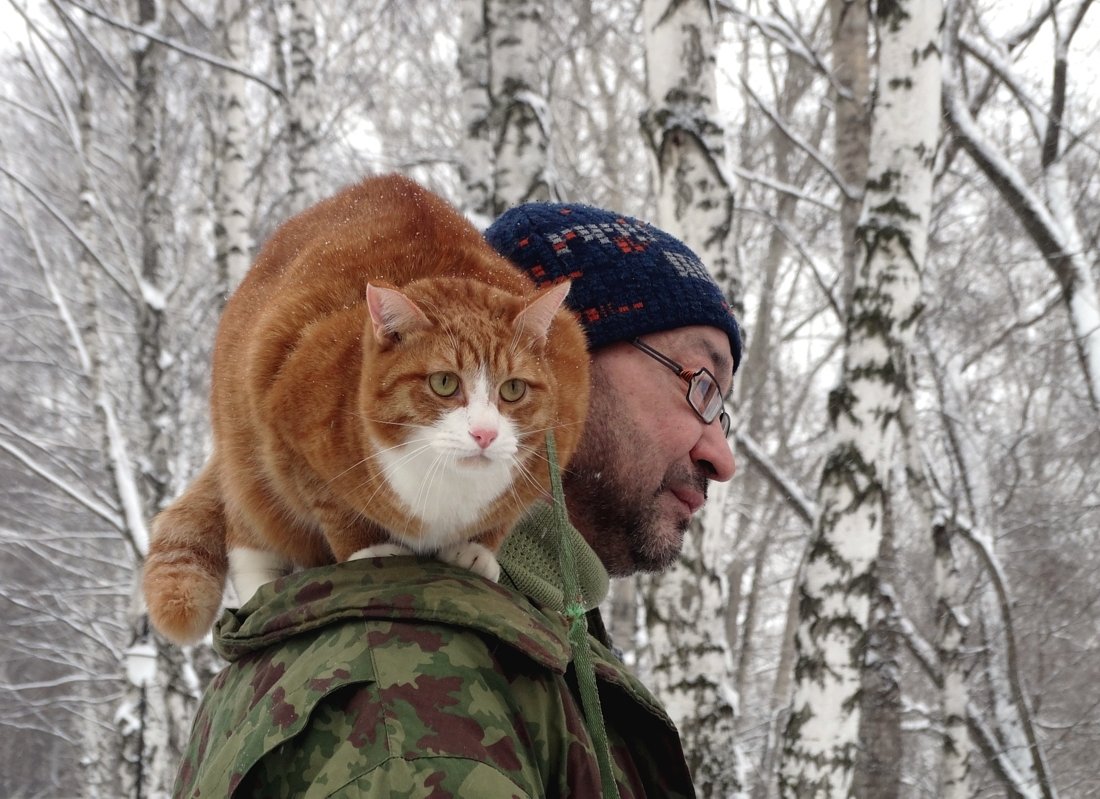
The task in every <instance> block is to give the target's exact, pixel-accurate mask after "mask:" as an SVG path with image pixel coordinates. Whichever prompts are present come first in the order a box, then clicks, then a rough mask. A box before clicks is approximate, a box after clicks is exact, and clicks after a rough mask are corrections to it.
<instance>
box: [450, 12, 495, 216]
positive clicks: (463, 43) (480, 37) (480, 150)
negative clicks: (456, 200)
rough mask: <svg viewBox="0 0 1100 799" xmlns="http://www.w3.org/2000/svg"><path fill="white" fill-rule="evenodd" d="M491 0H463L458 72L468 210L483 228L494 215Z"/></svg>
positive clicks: (462, 171) (461, 167) (460, 170)
mask: <svg viewBox="0 0 1100 799" xmlns="http://www.w3.org/2000/svg"><path fill="white" fill-rule="evenodd" d="M487 6H488V0H461V6H460V10H459V14H460V17H461V28H460V29H459V44H458V74H459V76H460V77H461V79H462V125H463V128H464V133H465V135H464V136H463V137H462V142H461V145H460V146H461V155H462V160H461V161H460V162H459V167H458V173H459V177H460V178H461V180H462V187H463V190H464V193H465V196H466V201H465V208H466V213H467V214H469V215H470V216H471V218H473V219H474V221H475V223H476V224H477V225H478V227H479V228H485V227H488V225H489V224H490V223H491V221H492V217H493V139H492V127H491V124H490V117H491V112H492V98H491V96H490V91H489V79H490V76H489V29H488V8H487Z"/></svg>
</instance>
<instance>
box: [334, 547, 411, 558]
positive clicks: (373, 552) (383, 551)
mask: <svg viewBox="0 0 1100 799" xmlns="http://www.w3.org/2000/svg"><path fill="white" fill-rule="evenodd" d="M412 554H413V551H412V550H411V549H409V548H408V547H403V546H401V545H400V544H393V543H389V544H375V545H374V546H369V547H364V548H363V549H358V550H356V551H355V552H352V553H351V554H350V555H348V560H362V559H363V558H392V557H393V556H395V555H412Z"/></svg>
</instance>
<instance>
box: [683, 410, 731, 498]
mask: <svg viewBox="0 0 1100 799" xmlns="http://www.w3.org/2000/svg"><path fill="white" fill-rule="evenodd" d="M691 460H692V462H693V463H695V464H696V465H697V466H699V467H700V468H701V469H702V470H703V471H704V473H705V474H706V475H707V478H708V479H710V480H716V481H718V482H722V483H724V482H725V481H726V480H729V479H730V478H731V477H733V475H734V474H735V473H736V472H737V464H736V463H735V462H734V460H733V450H732V449H730V444H729V441H727V440H726V437H725V435H723V433H722V425H720V424H718V422H717V421H714V422H711V423H710V424H704V425H703V430H702V435H700V436H699V440H698V441H697V442H695V446H694V447H693V448H692V450H691Z"/></svg>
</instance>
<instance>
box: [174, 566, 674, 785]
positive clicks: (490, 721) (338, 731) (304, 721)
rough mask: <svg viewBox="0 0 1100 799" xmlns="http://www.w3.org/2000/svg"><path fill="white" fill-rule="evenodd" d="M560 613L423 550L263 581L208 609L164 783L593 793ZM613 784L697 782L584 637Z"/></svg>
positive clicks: (646, 702)
mask: <svg viewBox="0 0 1100 799" xmlns="http://www.w3.org/2000/svg"><path fill="white" fill-rule="evenodd" d="M566 633H567V624H566V620H565V619H564V617H563V616H562V615H561V614H559V613H557V612H554V611H548V610H545V609H543V608H541V607H539V606H537V605H536V604H534V603H533V602H532V601H530V600H529V599H528V598H527V597H525V596H523V595H522V594H519V593H517V592H515V591H513V590H511V589H509V588H507V587H505V586H501V585H496V584H493V583H490V582H488V581H486V580H484V579H482V578H480V577H477V576H476V575H474V574H472V573H470V572H468V571H465V570H463V569H460V568H457V567H454V566H450V565H447V564H444V563H440V562H438V561H435V560H430V559H423V558H411V557H409V558H406V557H393V558H383V559H376V560H358V561H352V562H349V563H341V564H338V565H335V566H328V567H324V568H319V569H311V570H307V571H303V572H299V573H297V574H294V575H291V576H289V577H285V578H283V579H281V580H278V581H276V582H275V583H272V584H269V585H267V586H264V588H262V589H261V590H260V592H259V593H258V594H257V595H256V596H255V597H254V598H253V599H252V601H251V602H249V603H248V604H247V605H246V606H245V607H244V608H242V609H241V610H239V611H226V612H225V614H224V615H223V616H222V618H221V620H220V621H219V622H218V626H217V628H216V632H215V646H216V648H217V650H218V652H219V654H221V655H222V656H223V657H224V658H226V659H227V660H228V661H230V663H229V665H228V666H227V667H226V668H225V669H224V670H223V671H222V672H221V673H220V674H218V676H217V677H216V678H215V679H214V680H213V682H212V683H211V684H210V687H209V688H208V689H207V691H206V694H205V696H204V698H203V702H202V705H201V707H200V708H199V712H198V715H197V718H196V720H195V722H194V725H193V728H192V731H191V739H190V741H189V743H188V746H187V749H186V752H185V755H184V759H183V762H182V764H181V766H180V771H179V774H178V777H177V782H176V788H175V795H176V796H177V797H181V796H187V797H228V796H249V797H352V796H355V797H368V798H370V797H413V798H414V799H418V798H420V797H423V798H424V799H428V798H429V797H430V799H446V797H473V798H474V799H495V798H496V797H502V798H504V799H507V797H520V798H521V799H527V797H532V798H534V797H563V798H565V797H585V798H586V799H589V798H591V797H598V796H599V795H600V775H599V767H598V764H597V760H596V754H595V750H594V749H593V745H592V741H591V739H590V737H589V734H588V730H587V728H586V726H585V723H584V714H583V712H582V710H581V706H580V700H579V697H578V695H577V694H576V681H575V676H574V674H573V670H572V667H571V666H570V662H569V661H570V650H569V642H568V639H567V637H566ZM590 640H591V643H592V647H593V659H594V661H595V666H596V673H597V677H598V683H599V692H600V699H601V701H602V704H603V711H604V717H605V720H606V724H607V730H608V738H609V741H610V745H611V752H612V756H613V759H614V761H615V774H616V780H617V782H618V784H619V792H620V795H621V796H622V797H623V799H631V798H633V797H647V796H648V797H690V796H694V795H695V794H694V791H693V789H692V787H691V779H690V776H689V773H688V769H687V765H686V763H685V760H684V754H683V751H682V749H681V746H680V740H679V737H678V735H677V733H676V730H675V728H674V726H673V725H672V722H671V721H670V720H669V719H668V716H667V715H666V714H665V712H664V711H663V710H662V709H661V707H660V706H659V704H658V703H657V701H656V700H655V699H654V698H653V697H652V696H651V695H650V694H649V692H648V691H646V689H645V688H644V687H643V686H642V685H641V684H640V683H639V682H638V681H637V680H636V679H635V678H634V677H633V676H631V675H630V674H629V673H628V672H627V671H626V670H625V668H624V667H623V666H622V664H621V663H620V662H619V661H618V659H617V658H615V656H614V655H612V654H611V652H610V651H609V650H608V649H607V648H606V647H605V646H603V644H601V643H600V642H598V641H597V640H596V639H595V638H591V637H590Z"/></svg>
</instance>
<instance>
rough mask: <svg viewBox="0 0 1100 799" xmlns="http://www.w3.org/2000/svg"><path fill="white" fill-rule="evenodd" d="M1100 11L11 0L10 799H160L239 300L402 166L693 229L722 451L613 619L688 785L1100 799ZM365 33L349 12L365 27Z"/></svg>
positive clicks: (193, 671) (1, 165)
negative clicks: (719, 295) (161, 538)
mask: <svg viewBox="0 0 1100 799" xmlns="http://www.w3.org/2000/svg"><path fill="white" fill-rule="evenodd" d="M1091 5H1092V3H1091V0H1061V1H1059V0H1043V1H1042V2H1040V1H1039V0H1031V1H1030V2H1022V1H1021V0H946V2H945V3H943V4H941V2H939V0H936V1H933V0H876V1H875V2H872V3H870V4H867V3H863V2H857V1H855V0H771V1H770V2H769V1H766V0H717V1H714V0H711V1H709V2H708V0H558V2H554V3H550V2H544V1H543V0H461V2H458V1H457V0H455V1H454V2H447V3H437V2H428V0H361V2H358V3H355V4H351V5H350V6H349V4H347V3H329V2H325V0H263V2H259V3H244V2H243V0H186V1H185V0H2V3H0V8H3V10H4V13H3V17H2V19H3V24H2V26H0V27H3V29H4V32H3V33H0V38H2V39H3V46H2V52H0V54H2V61H0V73H2V82H3V87H4V91H3V95H2V98H0V100H2V102H0V120H2V122H0V242H2V247H3V253H4V255H3V258H2V259H0V281H2V287H3V288H2V291H0V330H2V331H3V348H2V350H0V386H2V387H3V393H2V395H0V620H2V623H3V634H2V637H0V795H2V796H5V797H68V796H88V797H100V796H103V797H118V796H134V797H137V796H164V795H166V794H167V791H168V790H169V789H170V786H171V779H172V776H173V774H174V769H175V764H176V762H177V760H178V752H179V747H180V746H181V744H182V741H183V740H185V737H186V733H187V729H188V724H189V720H190V716H191V714H192V713H193V710H194V707H195V703H196V699H197V697H198V695H199V693H200V692H201V686H202V685H203V684H204V682H205V680H206V679H208V678H209V675H210V674H211V672H212V670H214V669H216V668H217V663H216V662H215V660H214V657H213V656H212V655H211V653H210V651H209V649H208V648H207V647H196V648H194V649H188V650H185V651H180V650H178V649H175V648H173V647H171V646H169V645H167V644H165V643H164V642H162V641H160V640H158V639H156V638H155V637H154V636H152V635H151V634H150V632H149V630H148V626H147V624H146V623H145V621H144V619H143V617H142V614H141V609H140V606H139V603H138V600H137V594H136V592H135V575H136V574H137V571H138V569H139V567H140V564H141V559H142V553H143V551H144V549H145V545H146V530H147V521H148V519H149V518H150V517H151V516H152V515H153V513H155V511H156V510H157V509H158V508H159V507H161V506H162V505H163V504H164V503H165V502H166V501H167V500H168V499H170V498H171V497H173V496H174V495H175V494H176V493H177V492H178V491H179V490H180V489H181V488H182V486H183V485H184V484H185V482H186V481H187V480H188V479H189V477H190V476H192V475H193V474H194V473H195V472H196V471H197V469H198V468H199V465H200V464H201V463H202V460H203V458H204V455H205V448H206V445H207V425H206V399H205V393H206V390H207V380H208V378H207V373H208V360H209V354H210V345H211V340H212V337H213V333H214V328H215V325H216V322H217V318H218V313H219V310H220V308H221V305H222V303H223V302H224V300H225V297H226V293H227V291H228V290H229V288H230V287H231V286H232V285H233V284H234V283H235V281H236V280H238V279H239V277H240V275H241V273H242V272H243V271H244V269H246V268H247V264H248V261H249V259H250V257H251V255H252V253H254V251H255V248H256V245H257V243H258V242H261V241H262V240H263V239H264V238H265V236H266V235H268V234H269V233H270V232H271V230H272V229H273V228H274V227H275V226H276V225H277V224H278V223H279V222H280V221H281V220H283V219H285V218H286V217H287V216H288V215H289V214H290V213H292V212H294V211H295V210H298V209H300V208H302V207H304V206H305V205H307V204H308V203H310V202H312V201H313V200H315V199H318V198H320V197H322V196H324V195H326V194H329V193H331V192H332V191H334V190H335V189H336V188H338V187H340V186H342V185H344V184H346V183H349V182H351V181H354V180H356V179H357V178H359V177H360V176H363V175H366V174H373V173H379V172H385V171H393V170H397V171H401V172H403V173H405V174H407V175H409V176H411V177H413V178H415V179H418V180H420V181H422V182H424V183H426V184H427V185H428V186H430V187H432V188H433V189H435V190H437V191H439V192H441V193H442V194H444V195H445V196H447V197H449V198H450V199H451V200H452V201H453V202H454V203H456V204H457V205H458V206H459V207H461V208H462V209H463V210H464V211H466V212H467V213H468V214H469V215H470V216H471V218H472V219H474V220H475V221H477V222H479V223H480V224H484V223H485V222H486V221H487V220H489V219H491V218H492V216H493V215H495V214H496V213H499V212H500V211H501V210H502V209H503V208H506V207H508V206H509V205H511V204H514V203H517V202H521V201H524V200H526V199H532V198H537V199H546V198H561V199H566V200H570V201H583V202H590V203H594V204H598V205H603V206H607V207H611V208H615V209H618V210H621V211H623V212H626V213H630V214H633V215H637V216H641V217H643V218H647V219H650V220H652V221H654V222H656V223H658V224H660V225H661V226H663V227H665V228H667V229H669V230H672V231H673V232H676V233H678V234H679V235H681V236H682V237H683V238H685V240H687V241H688V242H689V243H690V244H691V245H692V246H693V247H694V248H695V249H696V250H697V251H699V252H700V254H702V255H703V256H704V260H705V261H706V262H707V263H708V265H709V266H710V267H711V268H712V270H713V271H714V274H715V276H716V277H717V279H718V280H719V281H720V282H721V283H722V285H723V286H724V287H726V288H727V290H728V292H729V296H730V298H731V300H732V302H733V303H734V304H735V307H736V308H737V309H738V313H739V318H740V319H741V320H742V322H743V325H744V327H745V333H746V341H747V354H746V357H745V360H744V363H743V366H742V369H741V372H740V373H739V375H738V378H737V387H736V396H735V399H734V404H735V407H736V415H735V431H734V433H732V434H731V438H733V439H734V441H733V444H734V446H735V447H736V450H737V458H738V460H739V462H740V464H741V469H740V472H739V474H738V476H737V477H736V478H735V479H734V481H733V482H732V484H730V486H729V488H728V490H725V491H722V492H715V493H716V494H717V496H716V497H714V498H712V501H711V503H710V504H709V507H708V511H707V513H706V517H705V519H703V520H702V524H700V525H699V526H698V527H697V528H696V529H694V530H693V531H692V533H691V535H690V537H689V540H688V542H687V545H686V546H685V552H684V557H683V561H682V563H681V564H680V565H679V566H678V567H677V569H675V570H674V571H673V572H671V573H669V574H667V575H664V576H661V577H641V578H638V579H637V580H632V581H624V582H621V583H620V584H619V585H618V586H617V587H616V589H615V592H614V595H613V597H612V598H611V600H610V601H609V603H608V608H607V610H608V613H609V616H610V619H611V624H612V632H613V635H614V636H615V637H616V639H617V642H618V643H619V645H620V646H621V647H622V648H623V649H624V650H625V653H626V657H627V658H628V659H629V660H630V662H631V663H632V664H633V665H634V666H635V667H636V669H637V670H638V671H639V672H640V673H641V674H642V675H643V677H644V678H645V680H646V681H647V683H649V684H650V685H652V686H654V688H655V689H656V690H657V691H658V692H659V693H660V694H661V695H662V697H663V698H664V699H665V701H666V702H667V703H668V705H669V708H670V710H671V712H672V713H673V715H674V716H675V717H676V719H677V721H678V724H679V725H680V727H681V730H682V734H683V737H684V740H685V744H686V747H687V749H688V753H689V758H690V759H691V762H692V766H693V769H694V771H695V774H696V779H697V782H698V786H699V793H700V795H701V796H705V797H729V796H741V797H752V798H753V799H766V798H767V797H773V796H788V797H793V796H799V797H802V796H836V797H839V796H846V795H849V794H850V793H851V795H855V796H863V797H876V798H877V797H925V796H946V797H1002V796H1004V797H1020V798H1023V797H1028V798H1030V797H1055V796H1065V797H1097V796H1100V777H1098V776H1097V774H1098V771H1097V763H1096V753H1097V752H1100V579H1098V573H1100V555H1098V552H1097V549H1098V544H1100V488H1098V486H1100V312H1098V306H1100V295H1098V290H1097V280H1098V272H1100V257H1098V252H1100V244H1098V237H1100V157H1098V148H1100V92H1098V91H1097V89H1096V83H1095V80H1096V79H1095V69H1096V67H1097V65H1098V64H1100V50H1098V42H1100V26H1098V19H1097V17H1098V15H1100V12H1098V11H1096V10H1094V9H1091ZM349 9H350V10H349Z"/></svg>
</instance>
